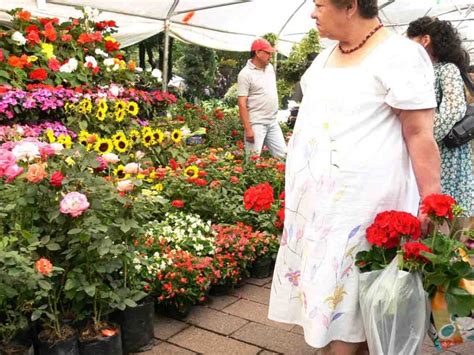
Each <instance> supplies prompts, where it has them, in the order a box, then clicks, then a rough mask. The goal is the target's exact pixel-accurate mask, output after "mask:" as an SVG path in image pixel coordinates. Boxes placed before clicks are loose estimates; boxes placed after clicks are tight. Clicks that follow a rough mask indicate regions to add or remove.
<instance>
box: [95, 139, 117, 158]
mask: <svg viewBox="0 0 474 355" xmlns="http://www.w3.org/2000/svg"><path fill="white" fill-rule="evenodd" d="M113 149H114V143H113V142H112V140H111V139H109V138H99V139H98V140H97V141H96V142H95V144H94V150H95V151H96V152H97V153H99V154H101V155H102V154H107V153H110V152H111V151H112V150H113Z"/></svg>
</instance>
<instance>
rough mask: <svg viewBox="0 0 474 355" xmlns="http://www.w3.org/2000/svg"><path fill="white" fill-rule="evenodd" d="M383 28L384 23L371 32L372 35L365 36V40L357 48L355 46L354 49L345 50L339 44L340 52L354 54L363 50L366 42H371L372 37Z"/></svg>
mask: <svg viewBox="0 0 474 355" xmlns="http://www.w3.org/2000/svg"><path fill="white" fill-rule="evenodd" d="M382 27H383V23H379V24H378V25H377V26H376V27H375V28H374V29H373V30H372V31H370V33H369V34H368V35H367V36H365V38H364V39H363V40H362V42H360V43H359V44H358V45H357V46H355V47H354V48H351V49H343V48H342V47H341V43H339V50H340V51H341V53H342V54H349V53H352V52H355V51H356V50H358V49H359V48H361V47H362V46H363V45H364V44H365V42H367V41H368V40H369V38H370V37H372V36H373V35H374V34H375V32H377V31H378V30H380V29H381V28H382Z"/></svg>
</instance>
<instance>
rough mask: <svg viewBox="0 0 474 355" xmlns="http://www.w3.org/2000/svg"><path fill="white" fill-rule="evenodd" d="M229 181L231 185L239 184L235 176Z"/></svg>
mask: <svg viewBox="0 0 474 355" xmlns="http://www.w3.org/2000/svg"><path fill="white" fill-rule="evenodd" d="M229 180H230V183H231V184H238V183H239V182H240V180H239V178H238V177H237V176H231V177H230V179H229Z"/></svg>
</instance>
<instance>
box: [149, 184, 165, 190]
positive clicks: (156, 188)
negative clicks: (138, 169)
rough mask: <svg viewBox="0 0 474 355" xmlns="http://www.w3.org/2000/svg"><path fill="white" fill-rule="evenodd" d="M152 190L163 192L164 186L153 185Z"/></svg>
mask: <svg viewBox="0 0 474 355" xmlns="http://www.w3.org/2000/svg"><path fill="white" fill-rule="evenodd" d="M151 188H152V189H153V190H156V191H163V189H164V186H163V184H156V185H153V186H152V187H151Z"/></svg>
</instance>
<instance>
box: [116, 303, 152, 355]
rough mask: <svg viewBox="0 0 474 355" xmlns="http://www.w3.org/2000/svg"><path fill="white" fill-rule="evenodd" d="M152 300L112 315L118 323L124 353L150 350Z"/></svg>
mask: <svg viewBox="0 0 474 355" xmlns="http://www.w3.org/2000/svg"><path fill="white" fill-rule="evenodd" d="M154 307H155V305H154V302H153V300H151V299H147V300H146V301H144V302H142V303H140V304H138V305H137V306H136V307H128V308H126V309H125V310H124V311H119V312H116V313H115V314H114V316H113V317H112V319H113V321H114V322H116V323H118V324H119V325H120V329H121V332H122V349H123V352H124V354H127V353H129V352H141V351H146V350H150V349H151V348H152V347H153V345H154V336H155V334H154V326H153V325H154V315H155V310H154Z"/></svg>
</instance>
